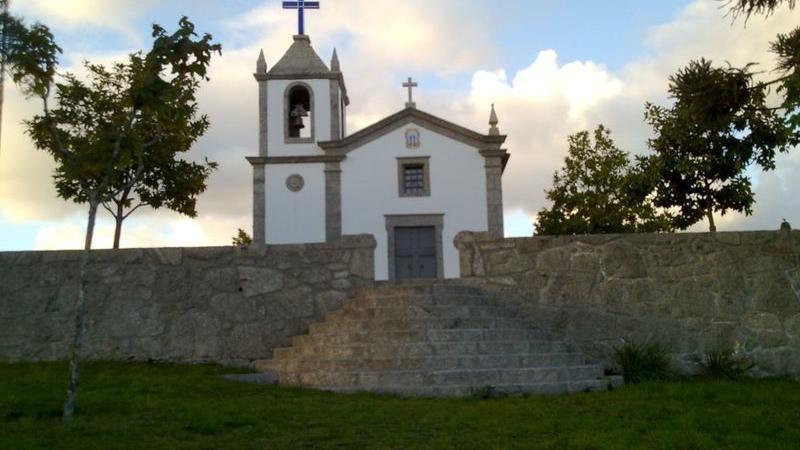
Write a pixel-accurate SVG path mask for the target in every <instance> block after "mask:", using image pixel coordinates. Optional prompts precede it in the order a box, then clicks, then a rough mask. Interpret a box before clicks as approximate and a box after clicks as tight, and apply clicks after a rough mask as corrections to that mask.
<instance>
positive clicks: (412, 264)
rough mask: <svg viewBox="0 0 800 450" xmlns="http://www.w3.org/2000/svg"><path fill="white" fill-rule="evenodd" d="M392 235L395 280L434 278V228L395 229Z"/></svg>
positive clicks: (435, 259) (435, 261) (435, 262)
mask: <svg viewBox="0 0 800 450" xmlns="http://www.w3.org/2000/svg"><path fill="white" fill-rule="evenodd" d="M394 233H395V235H394V243H395V249H394V257H395V266H394V267H395V278H396V279H398V280H413V279H420V278H436V274H437V267H436V264H437V257H436V256H437V255H436V227H397V228H395V230H394Z"/></svg>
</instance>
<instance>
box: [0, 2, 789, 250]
mask: <svg viewBox="0 0 800 450" xmlns="http://www.w3.org/2000/svg"><path fill="white" fill-rule="evenodd" d="M477 3H481V4H478V5H477V6H475V4H477ZM76 4H77V5H79V7H78V9H76V10H74V11H58V10H57V8H54V7H52V5H53V3H52V2H47V1H45V0H34V1H32V2H30V3H28V2H26V3H25V5H24V6H22V5H23V3H22V2H15V3H14V5H15V6H19V9H20V10H23V9H25V11H27V12H30V14H31V16H37V17H41V18H42V20H45V21H47V20H50V19H48V18H47V17H48V16H46V15H44V16H38V14H53V15H54V16H53V20H56V19H57V20H61V21H63V22H64V23H66V24H80V23H83V24H84V25H85V26H88V27H106V28H108V27H109V25H108V23H105V24H99V21H105V20H106V19H108V20H110V21H111V22H113V21H115V20H117V21H118V24H119V25H113V26H112V28H113V27H117V26H118V27H121V28H119V29H124V28H125V27H129V26H132V25H131V24H132V23H133V19H132V17H135V15H136V14H138V13H139V12H140V11H143V10H144V9H146V8H147V7H148V5H150V3H146V4H145V5H144V6H137V5H135V4H134V3H133V2H122V3H117V2H99V1H94V0H92V1H89V0H84V1H81V2H77V3H76ZM475 4H473V3H465V2H456V1H455V0H446V1H441V2H434V3H431V2H425V1H423V0H410V1H409V2H406V4H405V6H406V7H404V8H401V9H399V10H398V8H395V7H394V6H392V5H390V4H388V3H385V2H374V1H368V0H353V1H351V2H346V5H345V4H344V2H338V3H336V2H330V3H328V4H327V5H326V8H323V9H322V10H320V11H314V12H313V13H312V14H309V17H308V21H309V29H311V30H313V33H312V41H313V44H314V46H315V48H316V49H317V51H318V53H319V54H320V56H321V57H322V58H323V60H327V59H328V58H329V55H330V52H331V51H332V48H333V46H334V44H335V45H336V46H337V47H338V50H339V56H340V59H341V62H342V68H343V70H344V72H345V77H346V80H347V84H348V88H349V90H350V96H351V99H352V101H353V102H352V105H351V107H350V109H349V110H348V129H349V131H350V132H353V131H355V130H356V129H358V128H361V127H363V126H366V125H368V124H370V123H372V122H374V121H376V120H379V119H381V118H383V117H384V116H386V115H388V114H390V113H392V112H394V111H396V110H398V109H400V108H402V106H403V102H404V97H403V92H402V90H401V88H400V86H399V84H400V81H401V79H403V78H404V77H405V76H408V75H413V76H415V77H420V76H425V75H431V74H433V75H435V76H438V77H440V78H439V79H441V80H447V79H448V77H450V76H451V75H452V74H454V73H455V74H463V73H473V76H472V82H471V86H470V88H469V91H468V92H457V91H454V90H449V91H448V90H441V91H433V90H429V89H428V88H427V87H426V86H422V87H421V90H422V92H420V93H419V96H420V98H421V99H423V100H422V101H421V102H420V103H419V104H420V107H422V108H424V109H426V110H428V111H430V112H432V113H434V114H437V115H440V116H442V117H444V118H446V119H449V120H452V121H454V122H456V123H460V124H463V125H466V126H469V127H471V128H473V129H476V130H478V131H485V130H486V129H487V122H488V114H489V104H490V103H496V104H497V111H498V114H499V117H500V127H501V130H502V132H503V133H507V134H508V135H509V138H508V142H507V147H508V149H509V150H510V152H511V154H512V159H511V162H510V164H509V166H508V168H507V171H506V174H505V176H504V189H505V202H506V211H507V213H508V214H507V218H508V219H509V220H513V221H514V222H515V223H516V224H517V228H516V229H518V230H525V229H526V224H528V223H530V221H531V219H532V217H533V216H534V215H535V213H536V211H538V210H539V209H540V208H541V207H543V206H545V204H546V203H545V199H544V193H543V190H544V189H545V188H547V187H549V186H550V184H551V181H552V173H553V172H554V171H555V170H557V169H558V168H559V167H560V166H561V164H562V162H563V157H564V155H565V154H566V150H567V136H568V135H569V134H572V133H574V132H576V131H579V130H582V129H590V128H594V127H595V126H596V125H597V124H598V123H604V124H606V125H608V126H609V127H610V128H611V129H612V130H613V133H614V137H615V139H616V140H617V142H618V144H619V145H620V146H621V147H622V148H624V149H626V150H628V151H631V152H636V153H641V152H645V151H646V148H645V141H646V139H647V137H648V136H649V133H650V130H649V129H648V127H647V126H646V125H645V124H644V123H643V121H642V113H643V106H644V102H645V101H648V100H650V101H655V102H662V101H665V99H666V87H667V77H668V75H669V74H671V73H674V72H675V70H677V69H678V68H679V67H681V66H683V65H685V64H686V63H687V62H688V61H689V59H691V58H697V57H700V56H710V57H712V58H713V59H714V61H715V62H717V63H719V64H721V63H723V62H724V61H726V60H727V61H730V62H731V63H732V64H739V65H741V64H744V63H746V62H749V61H758V62H761V63H762V64H763V65H764V67H763V68H764V69H766V68H767V66H768V65H769V64H770V63H771V62H772V58H771V56H770V55H769V54H768V52H767V49H768V42H769V41H770V40H771V39H773V38H774V36H775V34H776V33H778V32H782V31H783V32H785V31H788V30H789V29H791V27H793V26H794V25H795V24H797V23H800V9H798V10H797V11H794V12H792V13H787V12H781V13H779V14H776V15H775V16H773V17H771V18H769V19H767V20H763V19H760V18H754V19H751V20H750V22H749V24H748V26H747V28H744V27H743V25H742V23H736V24H734V25H731V24H730V21H729V19H726V18H725V17H723V12H722V11H720V10H719V9H717V7H718V5H719V4H718V3H717V2H716V1H714V0H696V1H694V2H693V3H691V4H690V5H689V6H687V7H686V8H685V9H684V10H683V11H682V12H681V13H680V14H679V15H678V16H677V17H676V18H675V19H674V20H673V21H670V22H669V23H667V24H664V25H661V26H658V27H655V28H653V29H652V30H650V32H649V33H648V35H647V43H648V49H649V51H648V54H647V55H645V56H644V57H642V58H639V59H637V60H634V61H631V62H630V63H629V64H627V65H626V66H625V67H624V68H623V69H621V70H619V71H610V70H609V69H607V68H606V67H604V65H603V64H602V60H596V61H559V60H558V56H557V51H558V48H555V49H553V50H542V51H540V52H539V53H538V55H537V54H532V55H531V64H530V65H529V66H528V67H526V68H524V69H522V70H519V71H517V72H513V73H510V72H509V71H508V70H507V69H502V68H497V63H496V61H495V60H494V57H495V54H494V52H493V49H492V48H490V47H491V41H490V40H489V37H488V35H487V33H488V31H489V29H488V28H487V25H486V24H487V23H491V21H488V22H487V19H486V17H487V15H488V14H489V13H487V10H488V9H489V6H490V5H488V4H484V3H483V2H475ZM86 5H89V6H86ZM92 5H94V6H96V8H97V10H98V11H99V12H100V13H99V14H98V15H97V16H94V15H93V14H89V13H86V11H88V10H87V9H86V8H89V7H93V6H92ZM278 8H279V6H278V4H277V3H275V4H271V3H270V4H269V5H268V6H266V7H263V8H258V9H255V10H253V11H250V12H248V13H247V14H244V15H242V16H241V17H239V18H237V19H235V20H234V21H231V24H232V26H231V29H230V33H232V35H231V36H229V37H228V38H226V40H225V41H226V42H230V41H233V42H234V43H237V42H238V43H240V44H241V45H238V46H237V45H226V47H225V52H224V54H223V56H222V57H215V58H214V60H213V62H212V66H211V72H210V76H211V82H210V83H207V84H204V85H203V87H202V88H201V91H200V94H199V100H200V107H201V110H202V111H203V112H205V113H207V114H209V116H210V119H211V124H212V125H211V128H210V129H209V131H208V133H207V134H206V136H204V137H203V138H202V139H201V140H200V141H199V142H198V144H197V145H196V147H195V149H193V151H192V152H191V154H190V156H191V157H193V158H201V157H202V156H209V157H210V158H211V159H213V160H216V161H218V162H220V163H221V165H220V169H219V171H217V172H215V173H214V174H213V175H212V177H211V179H210V185H209V189H208V191H207V192H206V193H205V194H203V195H202V196H201V198H200V202H199V205H198V211H199V213H200V218H199V219H197V220H195V221H191V220H189V219H185V218H180V217H178V216H176V215H175V214H173V213H169V212H166V211H150V210H140V211H137V212H136V214H135V215H134V216H133V220H134V221H132V222H131V223H130V224H128V225H126V231H125V233H124V234H123V245H124V246H139V245H142V246H145V245H146V246H153V245H157V246H162V245H206V244H212V243H213V244H227V243H228V241H229V239H230V237H231V236H232V235H233V234H234V232H235V230H236V228H239V227H241V228H245V229H247V230H248V231H249V228H250V213H251V181H250V179H251V169H250V166H249V164H247V163H246V162H245V161H244V156H247V155H252V154H255V153H256V152H257V147H256V146H257V122H256V120H257V116H256V100H257V97H256V93H257V85H256V83H255V82H254V81H253V79H252V75H251V74H252V72H253V70H254V69H255V59H256V57H257V55H258V51H259V49H260V48H264V51H265V54H266V56H267V60H268V63H269V64H274V63H275V62H276V61H277V59H278V58H279V57H280V56H281V55H282V54H283V52H284V51H285V50H286V48H288V46H289V45H290V44H291V39H290V36H291V35H292V34H293V33H294V32H295V31H296V30H295V28H294V27H295V21H294V19H293V18H292V17H291V15H289V16H288V17H287V14H286V12H284V11H279V9H278ZM456 9H457V10H458V14H457V19H458V20H454V17H453V16H454V12H453V11H454V10H456ZM112 10H113V11H112ZM353 10H358V11H359V14H358V15H353V14H352V12H351V11H353ZM120 11H122V12H120ZM126 12H128V13H130V14H132V16H130V15H126ZM34 13H35V14H34ZM111 16H114V17H111ZM95 17H99V18H95ZM81 20H83V22H81ZM233 24H235V27H234V26H233ZM465 30H468V32H465ZM107 57H108V55H102V54H99V55H94V56H89V59H92V60H100V59H106V58H107ZM76 59H77V58H76ZM492 68H494V69H492ZM6 94H7V96H6V101H7V104H6V108H5V111H4V113H5V114H4V115H5V117H4V127H3V141H2V144H3V148H2V154H0V214H2V215H3V216H5V217H6V218H8V220H12V221H13V222H15V223H20V222H25V221H30V220H46V221H48V222H51V223H52V224H53V225H52V226H50V227H48V228H47V229H46V230H45V231H43V232H42V233H41V234H40V236H39V238H38V239H37V248H46V247H48V246H62V245H65V244H60V243H63V242H67V243H69V244H68V245H69V246H71V247H74V248H77V247H80V246H81V243H82V236H83V232H84V226H85V223H84V220H85V219H84V217H85V208H84V207H82V206H76V205H72V204H70V203H66V202H64V201H62V200H61V199H58V198H56V196H55V192H54V190H53V188H52V181H51V179H50V173H51V171H52V161H50V158H49V156H48V155H47V154H45V153H43V152H37V151H35V150H33V149H32V147H31V145H30V143H29V140H28V138H27V137H26V136H24V134H23V132H22V128H21V126H20V125H19V124H20V122H21V121H22V120H23V119H24V118H28V117H30V116H31V115H33V114H34V113H36V112H38V111H39V109H38V105H37V104H35V103H29V102H25V101H24V100H23V99H22V98H21V96H20V95H19V93H18V92H16V91H15V89H14V88H11V87H10V86H8V85H7V88H6ZM796 179H800V161H798V155H797V153H796V152H795V154H793V155H785V156H783V157H781V158H780V160H779V163H778V170H777V171H775V172H771V173H768V174H764V175H763V176H761V177H760V182H759V184H758V186H757V191H756V193H757V200H758V203H757V204H756V214H755V215H754V216H753V217H752V218H749V219H743V218H742V217H741V216H739V215H728V216H726V217H724V218H722V220H721V221H720V228H721V229H754V228H764V227H767V228H775V227H776V226H777V224H776V220H779V218H780V217H786V218H787V219H789V220H790V222H793V223H800V205H798V204H796V203H797V202H796V201H794V199H800V195H798V192H797V189H798V188H797V186H796V183H793V182H792V180H796ZM104 220H106V219H104ZM99 236H100V237H99V238H98V241H97V243H98V245H99V246H109V245H110V242H111V238H110V236H111V232H110V223H108V222H103V223H102V224H101V226H100V231H99ZM59 248H63V247H59Z"/></svg>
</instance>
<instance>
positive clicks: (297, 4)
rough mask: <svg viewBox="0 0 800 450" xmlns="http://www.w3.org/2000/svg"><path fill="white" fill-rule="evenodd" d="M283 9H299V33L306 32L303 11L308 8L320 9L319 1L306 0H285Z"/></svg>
mask: <svg viewBox="0 0 800 450" xmlns="http://www.w3.org/2000/svg"><path fill="white" fill-rule="evenodd" d="M283 9H296V10H297V28H298V30H299V32H300V33H299V34H306V33H305V31H306V30H305V26H304V25H303V11H305V10H306V9H319V2H318V1H315V2H308V1H306V0H297V1H294V2H283Z"/></svg>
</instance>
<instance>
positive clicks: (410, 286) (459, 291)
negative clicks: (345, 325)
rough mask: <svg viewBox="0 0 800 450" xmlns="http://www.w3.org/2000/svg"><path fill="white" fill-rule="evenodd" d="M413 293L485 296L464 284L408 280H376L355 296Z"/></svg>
mask: <svg viewBox="0 0 800 450" xmlns="http://www.w3.org/2000/svg"><path fill="white" fill-rule="evenodd" d="M415 295H433V296H437V297H438V296H470V295H471V296H486V293H485V292H484V291H483V290H481V289H480V288H477V287H472V286H465V285H463V284H458V283H430V282H417V283H414V282H409V283H396V282H388V283H382V282H378V283H376V284H375V285H373V286H368V287H365V288H363V289H361V290H360V291H359V293H358V295H357V298H387V297H388V298H398V297H410V296H415Z"/></svg>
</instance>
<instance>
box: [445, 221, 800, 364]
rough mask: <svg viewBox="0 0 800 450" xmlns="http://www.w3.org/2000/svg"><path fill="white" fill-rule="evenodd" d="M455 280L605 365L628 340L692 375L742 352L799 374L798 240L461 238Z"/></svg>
mask: <svg viewBox="0 0 800 450" xmlns="http://www.w3.org/2000/svg"><path fill="white" fill-rule="evenodd" d="M456 245H457V247H458V248H459V250H460V256H461V258H460V261H461V274H462V277H466V280H467V281H468V282H470V283H472V284H475V285H479V286H483V287H485V288H486V289H489V290H492V291H495V292H497V293H498V296H499V297H500V298H503V299H505V301H506V302H507V303H508V305H509V306H512V307H514V308H515V309H516V310H517V311H519V313H520V314H522V315H524V316H525V317H526V318H528V319H532V320H534V321H535V322H536V323H538V324H540V325H541V326H542V327H544V328H546V329H548V330H550V331H552V332H554V333H557V334H559V335H562V336H564V337H566V338H568V339H570V340H572V341H574V342H575V343H576V345H577V346H578V347H580V349H581V350H583V351H584V352H586V353H587V354H589V355H591V356H593V357H595V358H597V359H598V360H600V361H604V362H606V363H608V364H611V361H612V357H611V355H612V353H613V348H614V347H616V346H619V345H621V344H622V342H623V339H627V340H631V341H634V342H637V343H642V342H655V343H659V344H661V345H663V346H664V347H666V348H667V349H668V350H669V351H670V352H672V355H671V356H672V357H673V359H674V362H675V365H676V367H677V368H679V369H683V370H685V371H690V370H692V369H694V368H696V364H695V363H694V362H693V360H694V359H695V358H696V357H698V356H701V355H702V354H703V353H704V352H706V351H711V350H715V349H718V350H726V349H737V351H739V352H741V353H743V354H745V355H747V356H748V357H750V358H751V359H752V360H753V361H754V362H756V363H757V367H756V373H757V374H758V373H760V374H761V375H773V376H777V375H791V376H794V377H800V232H797V231H789V230H783V231H775V232H739V233H716V234H712V233H701V234H688V233H687V234H684V233H680V234H659V235H653V234H642V235H605V236H599V235H595V236H561V237H533V238H522V239H504V240H495V239H493V238H492V237H491V236H490V235H488V234H485V233H461V234H460V235H459V236H458V237H456Z"/></svg>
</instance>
